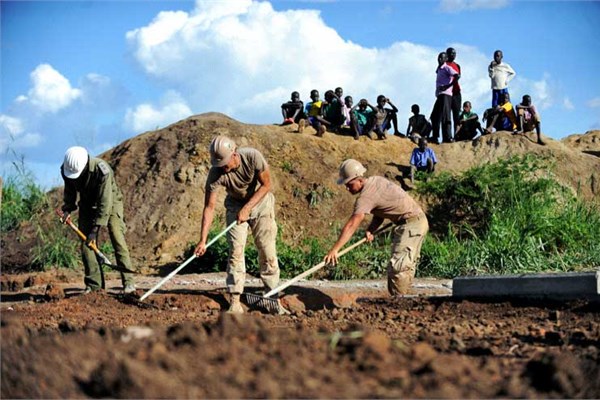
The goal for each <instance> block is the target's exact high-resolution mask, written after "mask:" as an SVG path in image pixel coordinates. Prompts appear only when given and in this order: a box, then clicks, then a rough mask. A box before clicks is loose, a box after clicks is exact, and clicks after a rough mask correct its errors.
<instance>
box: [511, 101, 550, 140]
mask: <svg viewBox="0 0 600 400" xmlns="http://www.w3.org/2000/svg"><path fill="white" fill-rule="evenodd" d="M517 114H518V115H519V128H520V132H532V131H533V130H534V129H535V133H536V134H537V142H538V144H541V145H545V144H546V143H544V141H543V140H542V138H541V136H540V135H541V127H540V121H541V119H540V114H539V113H538V112H537V109H536V108H535V106H534V105H533V104H531V96H529V95H528V94H526V95H525V96H523V100H522V101H521V104H519V105H517Z"/></svg>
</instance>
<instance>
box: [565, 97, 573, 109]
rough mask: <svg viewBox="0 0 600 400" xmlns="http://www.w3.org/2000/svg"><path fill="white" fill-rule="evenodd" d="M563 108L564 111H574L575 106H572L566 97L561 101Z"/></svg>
mask: <svg viewBox="0 0 600 400" xmlns="http://www.w3.org/2000/svg"><path fill="white" fill-rule="evenodd" d="M563 107H564V108H565V109H567V110H574V109H575V106H574V105H573V102H572V101H571V99H569V98H568V97H565V99H564V100H563Z"/></svg>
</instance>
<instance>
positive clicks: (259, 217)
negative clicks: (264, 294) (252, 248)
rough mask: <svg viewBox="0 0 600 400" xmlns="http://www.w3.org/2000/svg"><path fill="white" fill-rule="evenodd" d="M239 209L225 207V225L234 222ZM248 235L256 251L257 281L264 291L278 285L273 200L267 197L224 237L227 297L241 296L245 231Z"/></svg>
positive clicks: (237, 207) (246, 235)
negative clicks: (250, 232) (250, 234)
mask: <svg viewBox="0 0 600 400" xmlns="http://www.w3.org/2000/svg"><path fill="white" fill-rule="evenodd" d="M241 207H242V206H231V205H230V206H228V207H227V215H226V219H227V225H229V224H231V223H232V222H234V221H235V220H236V219H237V214H238V212H239V210H240V209H241ZM250 230H251V231H252V235H253V236H254V244H255V245H256V248H257V250H258V263H259V267H260V279H261V280H262V282H263V284H264V285H265V287H266V289H267V290H270V289H273V288H275V287H277V285H278V284H279V262H278V261H277V250H276V247H275V243H276V239H277V224H276V223H275V197H274V196H273V194H272V193H268V194H267V195H266V196H265V197H264V198H263V199H262V200H261V202H260V203H259V204H258V205H256V207H254V209H253V210H252V212H251V213H250V219H248V221H246V222H244V223H243V224H239V225H235V226H234V227H233V228H232V229H231V230H230V231H229V232H228V233H227V242H228V243H229V259H228V261H227V280H226V282H227V288H228V291H229V293H232V294H241V293H243V291H244V283H245V281H246V259H245V257H244V249H245V248H246V241H247V239H248V231H250Z"/></svg>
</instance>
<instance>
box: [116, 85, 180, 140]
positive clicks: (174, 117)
mask: <svg viewBox="0 0 600 400" xmlns="http://www.w3.org/2000/svg"><path fill="white" fill-rule="evenodd" d="M191 114H192V111H191V110H190V108H189V107H188V105H187V104H186V103H185V101H184V100H182V99H181V97H180V96H179V94H177V93H175V92H169V93H167V94H166V95H165V96H164V97H163V99H162V100H161V105H160V106H159V107H158V108H157V107H155V106H153V105H152V104H149V103H144V104H139V105H138V106H137V107H135V108H134V109H131V108H129V109H127V111H126V114H125V122H124V125H125V128H126V129H128V130H130V131H132V132H135V133H140V132H144V131H148V130H153V129H157V128H162V127H164V126H166V125H169V124H172V123H174V122H177V121H179V120H181V119H184V118H187V117H189V116H190V115H191Z"/></svg>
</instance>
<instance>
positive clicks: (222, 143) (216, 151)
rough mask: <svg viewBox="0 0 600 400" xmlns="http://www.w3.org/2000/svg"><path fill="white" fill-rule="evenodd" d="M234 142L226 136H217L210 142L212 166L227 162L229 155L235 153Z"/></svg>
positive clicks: (222, 164) (219, 165) (220, 165)
mask: <svg viewBox="0 0 600 400" xmlns="http://www.w3.org/2000/svg"><path fill="white" fill-rule="evenodd" d="M235 149H236V145H235V142H234V141H233V140H231V139H229V138H228V137H227V136H217V137H216V138H214V139H213V141H212V142H210V146H209V147H208V150H209V151H210V163H211V164H212V166H213V167H223V166H225V165H227V163H229V160H231V156H232V155H233V153H235Z"/></svg>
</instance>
